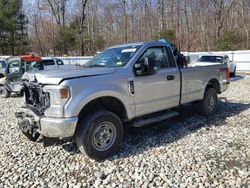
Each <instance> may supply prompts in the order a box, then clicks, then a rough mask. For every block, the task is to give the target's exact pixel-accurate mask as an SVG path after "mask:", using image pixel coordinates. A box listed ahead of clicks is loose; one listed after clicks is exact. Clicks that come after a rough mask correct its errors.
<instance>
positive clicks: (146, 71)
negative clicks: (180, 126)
mask: <svg viewBox="0 0 250 188" xmlns="http://www.w3.org/2000/svg"><path fill="white" fill-rule="evenodd" d="M228 84H229V70H228V67H227V65H226V64H218V65H213V66H204V67H190V68H188V67H182V68H180V66H178V65H177V62H176V57H175V56H174V54H173V51H172V49H171V48H170V47H169V46H167V45H166V44H164V43H163V42H145V43H133V44H125V45H120V46H115V47H111V48H108V49H107V50H105V51H103V52H102V53H100V54H98V55H97V56H95V57H94V58H93V59H91V60H90V61H89V62H88V63H86V64H85V66H84V67H83V68H82V69H77V70H61V71H60V72H59V71H49V72H47V73H46V72H45V73H36V74H31V75H30V76H29V78H28V79H26V80H24V93H25V104H24V106H23V107H22V108H21V111H20V112H17V113H16V116H17V118H18V125H19V127H20V129H21V131H22V132H23V133H24V135H26V136H27V137H28V138H29V139H30V140H32V141H36V140H37V139H38V137H41V136H42V138H43V140H44V144H45V146H49V145H51V144H53V143H54V142H55V141H56V140H58V139H59V138H66V137H72V138H75V139H76V143H77V146H78V148H79V150H80V151H81V152H83V153H85V154H87V155H88V156H89V157H91V158H94V159H105V158H107V157H108V156H110V155H112V154H113V153H114V152H115V151H116V150H117V149H118V148H119V146H120V144H121V142H122V138H123V128H124V126H125V125H128V124H129V125H132V126H137V127H141V126H144V125H146V124H152V123H154V122H156V121H162V120H165V119H168V118H170V117H173V116H176V115H177V114H178V113H177V112H176V111H174V108H175V107H178V106H180V105H183V104H186V103H190V102H194V104H195V105H196V106H197V108H199V111H200V112H201V113H202V114H204V115H206V116H211V115H213V114H214V113H215V111H216V108H217V103H218V98H217V94H220V93H222V92H223V91H225V90H226V89H227V88H228Z"/></svg>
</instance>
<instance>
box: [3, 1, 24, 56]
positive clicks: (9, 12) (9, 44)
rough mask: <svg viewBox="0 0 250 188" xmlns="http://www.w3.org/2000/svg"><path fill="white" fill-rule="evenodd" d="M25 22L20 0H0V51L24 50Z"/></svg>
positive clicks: (8, 52)
mask: <svg viewBox="0 0 250 188" xmlns="http://www.w3.org/2000/svg"><path fill="white" fill-rule="evenodd" d="M27 23H28V21H27V19H26V18H25V15H24V14H23V13H22V0H0V49H1V51H0V53H5V54H12V55H14V54H17V53H24V52H25V49H26V48H27V44H28V43H27V35H28V34H27ZM15 50H16V51H17V53H15Z"/></svg>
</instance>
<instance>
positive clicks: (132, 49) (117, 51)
mask: <svg viewBox="0 0 250 188" xmlns="http://www.w3.org/2000/svg"><path fill="white" fill-rule="evenodd" d="M139 48H140V45H131V46H125V47H117V48H110V49H107V50H105V51H103V52H101V53H100V54H97V55H96V56H95V57H93V58H92V59H90V60H89V61H88V62H87V63H86V64H85V65H84V67H88V68H90V67H123V66H125V65H126V64H127V63H128V61H129V60H130V59H131V58H132V57H133V55H134V54H135V53H136V51H137V50H138V49H139Z"/></svg>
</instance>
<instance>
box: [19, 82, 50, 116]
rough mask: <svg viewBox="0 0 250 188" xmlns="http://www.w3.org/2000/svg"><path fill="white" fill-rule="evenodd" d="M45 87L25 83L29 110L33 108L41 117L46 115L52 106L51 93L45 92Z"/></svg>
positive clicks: (25, 96) (24, 88)
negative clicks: (46, 111)
mask: <svg viewBox="0 0 250 188" xmlns="http://www.w3.org/2000/svg"><path fill="white" fill-rule="evenodd" d="M42 89H43V85H41V84H39V83H35V82H25V83H23V91H24V98H25V102H26V105H27V107H28V108H31V109H32V110H34V111H35V112H36V113H38V114H39V115H44V112H45V110H46V109H48V108H49V106H50V96H49V93H47V92H43V90H42Z"/></svg>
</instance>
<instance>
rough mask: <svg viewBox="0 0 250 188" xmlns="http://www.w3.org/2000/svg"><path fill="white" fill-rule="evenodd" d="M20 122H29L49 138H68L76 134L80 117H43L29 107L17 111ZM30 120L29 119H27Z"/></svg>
mask: <svg viewBox="0 0 250 188" xmlns="http://www.w3.org/2000/svg"><path fill="white" fill-rule="evenodd" d="M16 117H17V118H18V124H19V125H20V124H21V123H22V124H23V122H25V123H26V122H27V123H29V125H27V126H32V127H33V128H35V129H36V131H37V132H38V133H40V134H41V135H43V136H45V137H48V138H66V137H71V136H73V135H74V134H75V129H76V125H77V121H78V118H77V117H73V118H51V117H41V116H39V115H37V114H36V113H35V112H34V111H32V110H31V109H28V108H22V111H21V112H17V113H16ZM27 120H28V121H27Z"/></svg>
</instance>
